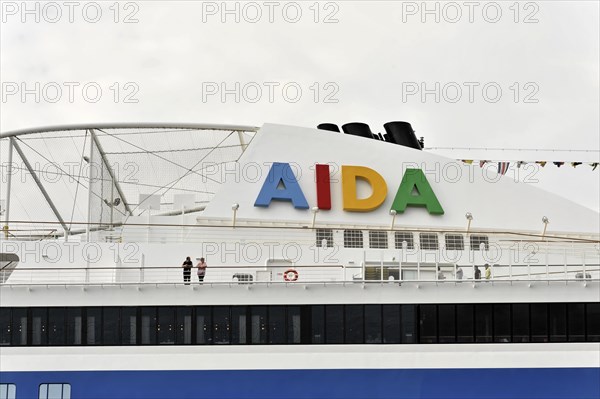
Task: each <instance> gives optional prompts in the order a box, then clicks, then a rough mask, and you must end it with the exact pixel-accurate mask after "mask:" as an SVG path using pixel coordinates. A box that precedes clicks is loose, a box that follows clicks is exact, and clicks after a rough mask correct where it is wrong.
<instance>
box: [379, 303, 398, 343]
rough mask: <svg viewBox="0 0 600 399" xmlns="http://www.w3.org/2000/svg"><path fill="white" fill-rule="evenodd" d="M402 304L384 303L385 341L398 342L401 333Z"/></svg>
mask: <svg viewBox="0 0 600 399" xmlns="http://www.w3.org/2000/svg"><path fill="white" fill-rule="evenodd" d="M400 309H401V308H400V305H383V307H382V311H383V343H384V344H398V343H400V342H402V338H401V335H400V322H401V317H400Z"/></svg>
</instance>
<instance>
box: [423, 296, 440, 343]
mask: <svg viewBox="0 0 600 399" xmlns="http://www.w3.org/2000/svg"><path fill="white" fill-rule="evenodd" d="M419 337H420V341H419V342H420V343H422V344H434V343H436V342H437V306H436V305H421V306H420V310H419Z"/></svg>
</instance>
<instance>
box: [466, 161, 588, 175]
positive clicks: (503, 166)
mask: <svg viewBox="0 0 600 399" xmlns="http://www.w3.org/2000/svg"><path fill="white" fill-rule="evenodd" d="M458 161H461V162H462V163H464V164H466V165H472V164H473V163H474V162H477V161H476V160H474V159H458ZM496 162H497V167H498V173H500V174H502V175H504V174H506V172H507V170H508V167H509V165H510V164H511V163H514V164H516V166H517V168H521V167H522V166H526V165H529V164H535V165H539V166H541V167H542V168H544V167H545V166H546V164H547V163H551V164H553V165H554V166H556V167H557V168H560V167H561V166H564V165H565V164H569V165H571V166H572V167H573V168H577V167H578V166H579V165H583V164H584V163H586V164H588V165H589V166H590V167H591V168H592V171H595V170H596V169H598V166H600V162H591V163H590V162H578V161H573V162H567V161H514V160H513V161H492V160H489V159H481V160H479V167H480V168H483V167H484V166H485V165H487V164H491V163H496Z"/></svg>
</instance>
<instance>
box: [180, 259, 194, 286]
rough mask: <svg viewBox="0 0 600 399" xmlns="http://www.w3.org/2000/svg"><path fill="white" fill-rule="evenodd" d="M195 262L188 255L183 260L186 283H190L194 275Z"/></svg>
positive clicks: (184, 280)
mask: <svg viewBox="0 0 600 399" xmlns="http://www.w3.org/2000/svg"><path fill="white" fill-rule="evenodd" d="M193 266H194V264H193V263H192V259H191V258H190V257H189V256H188V257H187V258H185V260H184V261H183V264H182V265H181V267H183V282H184V283H185V285H190V277H191V275H192V267H193Z"/></svg>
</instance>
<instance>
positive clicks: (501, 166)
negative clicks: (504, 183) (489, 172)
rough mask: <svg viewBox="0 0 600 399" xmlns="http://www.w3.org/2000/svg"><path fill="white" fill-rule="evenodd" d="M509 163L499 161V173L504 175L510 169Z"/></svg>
mask: <svg viewBox="0 0 600 399" xmlns="http://www.w3.org/2000/svg"><path fill="white" fill-rule="evenodd" d="M509 165H510V162H498V173H499V174H501V175H503V176H504V175H505V174H506V172H507V171H508V166H509Z"/></svg>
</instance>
